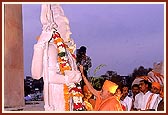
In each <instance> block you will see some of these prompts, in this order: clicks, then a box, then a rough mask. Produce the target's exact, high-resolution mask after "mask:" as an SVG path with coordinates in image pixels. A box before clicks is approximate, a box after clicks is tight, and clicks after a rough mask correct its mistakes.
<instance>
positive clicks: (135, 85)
mask: <svg viewBox="0 0 168 115" xmlns="http://www.w3.org/2000/svg"><path fill="white" fill-rule="evenodd" d="M132 93H133V96H135V95H137V94H138V93H139V85H138V84H134V85H132Z"/></svg>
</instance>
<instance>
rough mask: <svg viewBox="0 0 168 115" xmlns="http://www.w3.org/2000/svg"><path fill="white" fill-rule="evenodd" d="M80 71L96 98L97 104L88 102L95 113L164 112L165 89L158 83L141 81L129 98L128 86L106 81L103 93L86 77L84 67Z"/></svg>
mask: <svg viewBox="0 0 168 115" xmlns="http://www.w3.org/2000/svg"><path fill="white" fill-rule="evenodd" d="M80 71H81V73H82V77H83V80H84V81H85V83H86V86H87V87H88V89H89V91H90V92H91V93H92V94H93V95H94V96H95V97H96V98H95V103H93V102H90V101H89V100H88V102H90V103H91V104H92V106H93V108H92V110H94V111H164V99H163V98H164V95H163V87H162V86H161V85H160V84H159V83H158V82H152V83H150V82H148V81H147V80H141V81H140V83H139V84H133V85H132V87H131V90H132V95H131V96H129V95H128V91H129V87H128V86H125V85H124V86H121V87H120V86H118V85H117V84H115V83H113V82H111V81H109V80H105V82H104V84H103V87H102V89H101V91H96V90H95V89H94V88H93V87H92V85H91V84H90V83H89V81H88V80H87V78H86V77H85V75H84V73H83V67H82V66H80ZM86 106H87V105H86ZM89 110H90V109H89Z"/></svg>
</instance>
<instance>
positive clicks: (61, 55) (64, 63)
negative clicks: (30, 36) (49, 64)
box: [52, 32, 84, 111]
mask: <svg viewBox="0 0 168 115" xmlns="http://www.w3.org/2000/svg"><path fill="white" fill-rule="evenodd" d="M52 38H53V39H54V44H56V46H57V51H58V58H57V60H58V63H59V67H60V72H61V74H62V75H64V74H65V73H64V71H65V70H71V67H70V64H69V60H68V58H67V54H66V49H68V50H69V51H70V53H71V55H72V56H73V57H75V56H74V54H72V52H71V51H72V50H70V49H69V48H68V46H67V45H66V44H65V43H64V40H63V39H62V38H61V36H60V34H59V33H58V32H54V33H53V35H52ZM70 87H71V89H69V87H68V86H67V85H66V84H64V99H65V110H66V111H69V110H70V104H69V103H70V102H69V100H70V97H72V99H73V102H75V100H74V99H75V98H74V97H75V96H77V97H78V98H82V97H83V94H82V90H81V89H80V88H79V87H76V85H74V86H70ZM69 93H70V94H69ZM77 105H78V106H77ZM73 109H74V111H78V110H83V109H84V107H83V102H82V100H81V101H80V103H78V104H76V103H74V105H73Z"/></svg>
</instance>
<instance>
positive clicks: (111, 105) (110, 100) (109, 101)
mask: <svg viewBox="0 0 168 115" xmlns="http://www.w3.org/2000/svg"><path fill="white" fill-rule="evenodd" d="M79 68H80V72H81V74H82V77H83V80H84V82H85V84H86V86H87V87H88V89H89V90H90V92H92V93H93V95H94V96H96V102H95V107H94V111H123V110H122V107H121V104H120V102H119V101H118V100H117V99H116V97H115V96H114V93H115V92H116V89H117V88H118V85H117V84H115V83H113V82H111V81H109V80H106V81H105V82H104V84H103V87H102V89H101V91H97V90H95V89H94V88H93V87H92V85H91V84H90V82H89V81H88V80H87V78H86V76H85V75H84V71H83V66H82V65H80V66H79Z"/></svg>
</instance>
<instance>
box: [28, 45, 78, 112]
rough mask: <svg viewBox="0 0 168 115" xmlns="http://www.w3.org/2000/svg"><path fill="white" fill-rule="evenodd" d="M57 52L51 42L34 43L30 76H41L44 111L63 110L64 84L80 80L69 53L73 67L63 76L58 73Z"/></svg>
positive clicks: (37, 77)
mask: <svg viewBox="0 0 168 115" xmlns="http://www.w3.org/2000/svg"><path fill="white" fill-rule="evenodd" d="M57 54H58V53H57V48H56V46H55V44H53V43H49V45H48V46H47V45H46V43H42V42H38V43H37V44H35V45H34V54H33V60H32V68H31V70H32V77H33V78H34V79H40V78H41V77H42V76H43V79H44V102H45V106H44V108H45V110H46V111H65V100H64V84H67V85H69V84H71V83H74V82H76V83H77V82H79V81H80V80H81V75H80V72H79V71H78V70H77V67H76V62H75V60H74V59H73V58H72V56H71V55H70V54H69V53H68V54H69V55H68V57H69V60H70V64H71V67H72V68H73V69H72V71H67V72H65V76H64V75H61V74H60V72H59V65H58V62H57ZM47 65H48V66H47ZM72 77H73V78H74V79H73V80H72V79H71V78H72Z"/></svg>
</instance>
